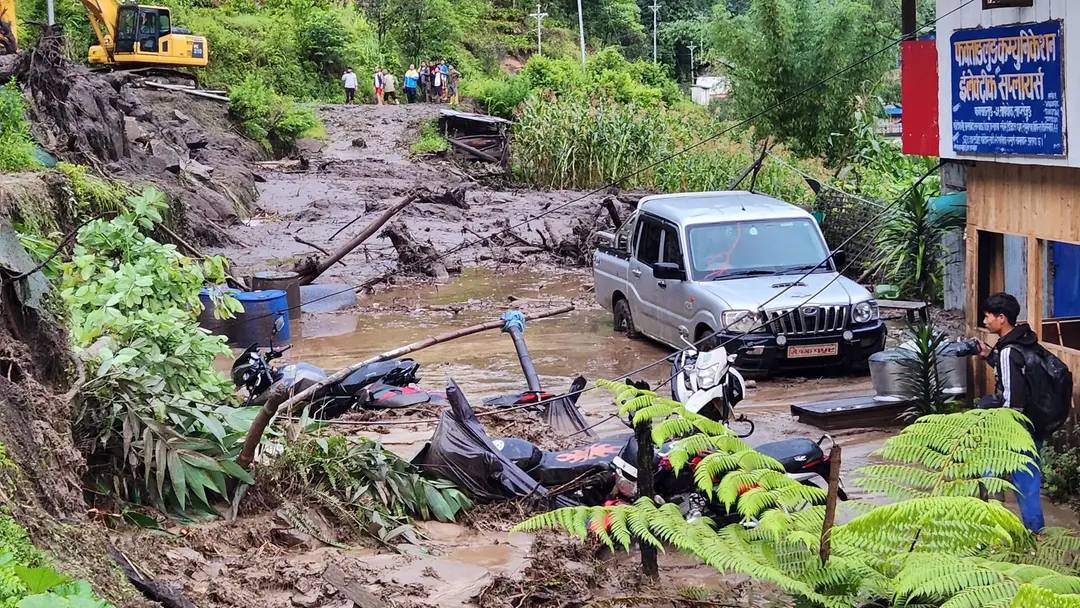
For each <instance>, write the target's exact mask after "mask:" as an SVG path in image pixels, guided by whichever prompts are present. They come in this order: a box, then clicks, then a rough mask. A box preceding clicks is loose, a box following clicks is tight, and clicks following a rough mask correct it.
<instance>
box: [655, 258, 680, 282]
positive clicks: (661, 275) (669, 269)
mask: <svg viewBox="0 0 1080 608" xmlns="http://www.w3.org/2000/svg"><path fill="white" fill-rule="evenodd" d="M653 277H654V278H656V279H659V280H661V281H685V280H686V271H685V270H683V269H682V268H679V265H678V264H676V263H674V262H657V263H656V264H653Z"/></svg>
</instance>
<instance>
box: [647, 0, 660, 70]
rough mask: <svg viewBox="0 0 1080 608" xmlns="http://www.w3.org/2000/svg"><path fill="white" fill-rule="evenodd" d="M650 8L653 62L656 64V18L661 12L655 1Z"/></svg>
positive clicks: (654, 0)
mask: <svg viewBox="0 0 1080 608" xmlns="http://www.w3.org/2000/svg"><path fill="white" fill-rule="evenodd" d="M649 8H651V9H652V62H653V63H656V17H657V13H659V12H660V4H659V3H658V2H657V1H656V0H653V3H652V6H650V7H649Z"/></svg>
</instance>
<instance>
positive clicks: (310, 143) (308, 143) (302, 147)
mask: <svg viewBox="0 0 1080 608" xmlns="http://www.w3.org/2000/svg"><path fill="white" fill-rule="evenodd" d="M295 147H296V150H297V152H299V153H300V155H301V156H304V157H308V156H316V155H318V154H319V153H321V152H322V151H323V148H325V147H326V144H325V143H323V142H321V141H319V140H317V139H310V138H308V139H298V140H297V141H296V144H295Z"/></svg>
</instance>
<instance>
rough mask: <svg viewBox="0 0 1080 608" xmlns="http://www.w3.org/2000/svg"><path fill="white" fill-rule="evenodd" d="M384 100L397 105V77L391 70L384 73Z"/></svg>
mask: <svg viewBox="0 0 1080 608" xmlns="http://www.w3.org/2000/svg"><path fill="white" fill-rule="evenodd" d="M383 101H385V102H386V103H387V104H391V103H392V104H394V105H397V102H398V101H397V77H396V76H394V73H393V72H391V71H390V70H387V71H386V73H384V74H383Z"/></svg>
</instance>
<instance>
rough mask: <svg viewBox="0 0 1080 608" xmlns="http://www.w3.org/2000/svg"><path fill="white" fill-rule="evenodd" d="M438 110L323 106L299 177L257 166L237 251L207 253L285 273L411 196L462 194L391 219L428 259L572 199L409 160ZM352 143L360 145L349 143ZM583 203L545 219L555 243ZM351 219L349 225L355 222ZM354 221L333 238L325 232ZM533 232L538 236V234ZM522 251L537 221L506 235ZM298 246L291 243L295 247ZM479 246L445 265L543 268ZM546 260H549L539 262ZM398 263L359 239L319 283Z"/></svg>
mask: <svg viewBox="0 0 1080 608" xmlns="http://www.w3.org/2000/svg"><path fill="white" fill-rule="evenodd" d="M441 107H445V106H435V105H427V104H419V105H407V106H406V105H402V106H370V105H368V106H324V107H322V108H320V109H319V116H320V118H321V119H322V120H323V122H324V124H325V125H326V130H327V138H326V140H325V141H324V142H305V145H304V146H303V147H304V153H305V156H306V158H307V159H308V161H309V162H308V165H307V168H306V169H301V168H295V169H288V168H286V169H284V170H282V169H280V168H266V169H265V170H262V171H260V179H262V180H265V181H263V182H262V183H260V184H258V190H259V203H258V206H259V211H258V212H256V214H255V215H254V216H252V217H251V218H250V219H248V220H247V221H245V222H243V223H242V224H241V225H239V226H236V227H235V228H233V229H231V230H230V234H232V235H234V236H235V237H236V238H237V240H238V241H240V242H242V243H244V245H243V246H227V247H222V248H219V249H217V250H215V253H220V254H222V255H225V256H226V257H228V258H229V259H230V260H232V261H233V264H234V268H235V269H236V270H237V272H238V273H239V274H240V275H249V274H251V273H252V272H257V271H260V270H271V269H292V267H293V266H294V265H295V264H296V263H297V262H298V261H300V260H302V259H304V258H306V257H307V256H311V255H315V256H320V255H321V254H320V253H319V252H318V251H317V250H316V249H315V248H314V247H312V246H311V245H308V244H304V243H302V242H300V240H303V241H307V242H309V243H312V244H314V245H317V246H319V247H322V248H323V249H326V250H330V251H332V250H334V249H335V248H337V247H338V246H340V245H341V244H342V243H345V242H346V241H348V239H349V238H350V237H351V236H352V235H354V234H356V233H358V232H360V230H361V229H362V228H363V227H364V226H365V225H366V224H367V223H368V222H370V221H371V219H373V218H374V217H376V216H377V215H378V214H379V213H381V212H382V211H383V210H385V209H386V208H388V207H389V206H391V205H392V204H393V203H395V202H397V201H398V200H400V199H401V198H402V197H404V196H406V195H407V194H408V193H409V192H410V191H411V190H412V189H413V188H416V187H424V188H428V189H430V190H432V191H442V190H445V189H448V188H453V187H458V186H462V187H464V188H465V199H464V202H465V205H464V206H467V208H462V207H460V206H452V205H439V204H432V203H429V202H418V203H415V204H413V205H410V206H408V207H406V208H405V209H404V210H403V211H401V212H400V213H399V214H398V215H397V219H400V220H401V221H402V222H403V223H404V224H405V225H406V226H407V228H408V230H409V232H410V233H411V235H412V236H413V237H414V238H415V239H416V240H417V241H419V242H421V243H423V244H428V245H430V246H432V247H434V248H435V250H436V251H438V252H443V251H446V250H448V249H452V248H456V247H458V246H459V245H461V243H462V242H464V241H466V240H467V241H478V240H479V237H478V236H477V235H487V234H490V233H492V232H494V231H496V230H498V229H500V228H503V227H505V226H506V225H507V223H511V224H517V223H519V222H521V221H523V220H525V219H526V218H528V217H530V216H533V215H535V214H537V213H540V212H542V211H544V210H546V209H548V208H551V207H553V206H557V205H560V204H562V203H565V202H567V201H570V200H573V199H575V198H578V197H580V196H581V195H582V193H579V192H570V191H560V192H536V191H530V190H515V189H510V188H506V187H505V186H503V185H499V184H498V183H487V184H485V183H481V182H479V181H477V180H475V179H473V178H472V177H470V176H469V175H468V174H467V173H466V172H465V171H463V170H462V169H461V168H458V167H456V166H454V165H452V164H450V163H448V162H445V161H442V160H439V159H433V158H416V157H414V156H413V155H412V154H411V153H410V152H409V151H408V146H409V144H411V143H412V142H413V141H414V139H415V133H416V129H417V127H418V126H419V125H420V124H421V123H422V122H423V121H426V120H431V119H434V118H435V117H436V116H437V115H438V111H439V109H440V108H441ZM354 142H356V143H358V144H360V146H358V145H354ZM594 211H595V208H594V205H592V204H590V201H583V202H582V203H580V204H575V205H571V206H570V207H568V208H566V209H563V210H560V211H557V212H554V213H552V214H551V215H550V216H547V217H546V218H545V219H546V220H548V225H550V226H551V227H552V229H553V230H554V231H555V232H556V233H557V234H556V238H560V239H561V238H565V237H567V236H569V235H570V233H571V232H572V227H573V226H574V224H575V223H576V222H578V221H591V219H592V217H593V215H594ZM357 217H359V218H360V219H359V220H356V218H357ZM353 220H356V222H355V223H354V224H353V225H352V226H350V227H349V228H348V229H346V230H345V231H343V232H342V233H341V234H339V235H338V236H336V237H334V236H333V235H334V233H335V232H337V231H338V230H339V229H341V228H342V227H343V226H345V225H346V224H348V223H349V222H350V221H353ZM537 230H541V231H544V234H543V235H541V234H539V233H538V232H537ZM515 234H516V235H517V236H518V237H520V241H521V242H518V243H516V244H517V245H520V246H522V247H526V246H536V247H538V248H542V246H543V244H544V243H545V242H546V241H548V240H551V239H550V235H549V234H548V231H547V229H546V228H545V226H544V223H543V222H542V221H535V222H532V223H531V224H529V225H527V226H522V227H521V228H519V229H517V230H515ZM298 239H299V240H298ZM492 245H493V244H485V245H480V246H476V247H469V248H467V249H464V250H463V251H461V252H460V253H456V254H454V255H453V256H451V257H450V259H449V260H448V261H449V262H451V263H452V264H451V265H464V266H474V265H486V266H492V267H495V266H506V267H517V266H521V265H525V264H535V263H544V261H545V257H544V256H539V257H537V256H533V255H528V256H525V257H521V256H516V255H513V254H510V253H507V252H506V251H505V248H499V247H493V246H492ZM548 259H551V258H548ZM397 261H398V256H397V252H396V251H395V250H394V248H393V246H392V244H391V241H390V239H389V238H387V236H385V235H382V234H380V235H379V236H376V237H374V238H371V239H369V240H368V241H367V242H366V244H365V245H364V246H362V247H361V248H360V249H358V250H356V251H355V252H353V253H352V254H350V255H349V256H348V257H346V258H345V259H344V260H343V263H342V264H338V265H336V266H334V267H333V268H331V269H330V270H329V271H328V272H327V273H326V274H325V275H323V277H322V278H320V280H319V282H338V283H344V284H350V285H358V284H360V283H362V282H364V281H366V280H368V279H371V278H372V277H375V276H379V275H381V274H383V273H386V272H388V271H393V270H394V269H395V268H396V267H397Z"/></svg>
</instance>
